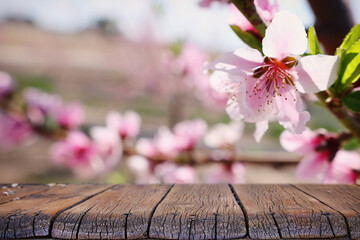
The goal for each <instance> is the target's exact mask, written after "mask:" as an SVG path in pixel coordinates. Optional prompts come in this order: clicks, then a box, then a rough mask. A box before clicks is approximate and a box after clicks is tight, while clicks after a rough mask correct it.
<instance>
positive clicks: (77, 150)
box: [50, 131, 104, 178]
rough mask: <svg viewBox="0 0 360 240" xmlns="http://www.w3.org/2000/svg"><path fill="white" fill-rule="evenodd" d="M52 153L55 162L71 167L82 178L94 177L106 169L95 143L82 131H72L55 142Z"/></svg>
mask: <svg viewBox="0 0 360 240" xmlns="http://www.w3.org/2000/svg"><path fill="white" fill-rule="evenodd" d="M50 153H51V158H52V160H53V161H54V162H55V163H58V164H62V165H65V166H67V167H69V168H70V169H71V170H73V171H74V172H75V174H77V175H78V176H79V177H81V178H90V177H93V176H94V175H96V174H98V173H99V172H101V171H102V170H103V169H104V163H103V161H102V159H101V157H100V156H99V154H98V151H97V148H96V145H95V143H94V142H93V141H92V140H91V139H90V138H89V137H87V136H86V135H85V134H84V133H82V132H80V131H72V132H70V133H69V134H68V136H67V137H66V138H65V139H64V140H62V141H59V142H56V143H54V144H53V146H52V147H51V149H50Z"/></svg>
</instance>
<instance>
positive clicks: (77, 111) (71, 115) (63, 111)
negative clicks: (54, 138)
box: [55, 102, 85, 129]
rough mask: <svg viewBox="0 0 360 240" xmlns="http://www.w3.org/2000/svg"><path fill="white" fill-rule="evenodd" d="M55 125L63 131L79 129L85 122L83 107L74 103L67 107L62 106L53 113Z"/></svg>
mask: <svg viewBox="0 0 360 240" xmlns="http://www.w3.org/2000/svg"><path fill="white" fill-rule="evenodd" d="M55 115H56V117H55V118H56V123H57V124H58V125H59V126H60V127H62V128H65V129H74V128H77V127H79V126H80V125H81V124H82V123H83V122H84V120H85V113H84V110H83V106H82V105H81V104H80V103H77V102H74V103H70V104H68V105H65V104H63V105H62V106H61V107H59V108H58V109H57V111H56V112H55Z"/></svg>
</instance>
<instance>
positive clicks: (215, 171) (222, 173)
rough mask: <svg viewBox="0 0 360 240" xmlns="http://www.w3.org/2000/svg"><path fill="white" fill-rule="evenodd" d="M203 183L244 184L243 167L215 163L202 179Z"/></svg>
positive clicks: (239, 164)
mask: <svg viewBox="0 0 360 240" xmlns="http://www.w3.org/2000/svg"><path fill="white" fill-rule="evenodd" d="M204 182H205V183H211V184H215V183H244V182H245V167H244V164H242V163H236V162H235V163H223V164H221V163H216V164H213V165H212V166H210V168H209V169H208V170H207V172H206V175H205V177H204Z"/></svg>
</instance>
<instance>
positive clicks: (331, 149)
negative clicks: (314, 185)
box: [280, 129, 360, 183]
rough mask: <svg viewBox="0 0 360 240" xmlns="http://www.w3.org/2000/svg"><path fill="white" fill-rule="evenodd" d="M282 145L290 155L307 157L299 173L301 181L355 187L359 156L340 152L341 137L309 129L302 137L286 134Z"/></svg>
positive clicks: (302, 162) (300, 165)
mask: <svg viewBox="0 0 360 240" xmlns="http://www.w3.org/2000/svg"><path fill="white" fill-rule="evenodd" d="M280 143H281V145H282V146H283V148H285V149H286V150H287V151H289V152H295V153H298V154H301V155H304V158H303V159H302V160H301V162H300V163H299V165H298V167H297V169H296V175H297V176H298V177H299V178H300V179H316V180H318V181H323V182H324V183H351V182H352V183H355V180H356V178H357V176H358V173H356V172H355V171H358V170H360V156H359V154H358V153H357V152H354V151H353V152H352V151H345V150H340V142H339V140H338V139H337V135H336V134H333V133H327V132H326V131H325V130H319V131H317V132H313V131H311V130H309V129H306V130H305V131H304V132H303V133H302V134H292V133H290V132H289V131H285V132H283V133H282V134H281V136H280Z"/></svg>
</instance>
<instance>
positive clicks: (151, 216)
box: [146, 184, 174, 237]
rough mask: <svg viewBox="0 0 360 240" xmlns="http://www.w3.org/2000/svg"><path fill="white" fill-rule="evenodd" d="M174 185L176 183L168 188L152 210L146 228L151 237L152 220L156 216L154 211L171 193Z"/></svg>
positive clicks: (147, 235) (147, 234)
mask: <svg viewBox="0 0 360 240" xmlns="http://www.w3.org/2000/svg"><path fill="white" fill-rule="evenodd" d="M173 187H174V184H173V185H171V187H170V188H169V190H167V192H166V193H165V195H164V196H163V197H162V198H161V199H160V201H159V202H158V203H157V204H156V205H155V206H154V208H153V209H152V210H151V213H150V216H149V221H148V227H147V230H146V237H149V234H150V227H151V220H152V218H153V216H154V213H155V211H156V209H157V207H158V206H159V205H160V203H161V202H162V201H163V200H164V199H165V198H166V196H167V195H168V194H169V192H170V191H171V189H172V188H173Z"/></svg>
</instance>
